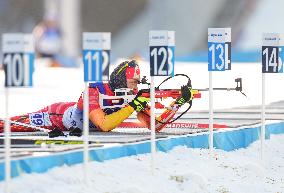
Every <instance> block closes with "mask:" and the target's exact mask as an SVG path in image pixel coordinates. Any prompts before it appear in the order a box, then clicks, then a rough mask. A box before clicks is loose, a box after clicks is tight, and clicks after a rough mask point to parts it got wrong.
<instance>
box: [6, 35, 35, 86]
mask: <svg viewBox="0 0 284 193" xmlns="http://www.w3.org/2000/svg"><path fill="white" fill-rule="evenodd" d="M2 40H3V41H2V44H3V66H4V71H5V86H6V87H22V86H32V85H33V80H32V75H33V71H34V41H33V37H32V35H31V34H21V33H9V34H3V36H2Z"/></svg>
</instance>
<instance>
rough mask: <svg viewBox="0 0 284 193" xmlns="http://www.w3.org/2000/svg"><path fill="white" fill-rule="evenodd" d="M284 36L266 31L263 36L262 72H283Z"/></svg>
mask: <svg viewBox="0 0 284 193" xmlns="http://www.w3.org/2000/svg"><path fill="white" fill-rule="evenodd" d="M283 43H284V36H283V35H282V34H277V33H264V34H263V36H262V73H282V72H283V59H284V44H283Z"/></svg>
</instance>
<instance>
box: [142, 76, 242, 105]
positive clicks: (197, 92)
mask: <svg viewBox="0 0 284 193" xmlns="http://www.w3.org/2000/svg"><path fill="white" fill-rule="evenodd" d="M175 76H184V77H186V78H187V79H188V82H187V84H186V85H187V86H188V87H190V88H192V85H191V80H190V78H189V77H188V76H187V75H185V74H176V75H175ZM171 78H173V77H168V78H167V79H165V80H164V81H163V82H162V83H161V84H160V85H159V86H157V87H156V88H155V98H158V99H164V98H167V97H171V98H173V99H177V98H178V97H180V96H181V90H180V89H160V86H161V85H162V84H163V83H165V82H166V81H168V80H169V79H171ZM147 81H148V80H147V79H146V76H143V78H142V80H141V82H140V83H141V84H147V85H148V86H149V87H150V83H148V82H147ZM235 82H236V83H237V86H236V87H234V88H213V90H226V91H239V92H240V93H241V94H243V95H244V96H246V94H245V93H243V91H242V90H243V87H242V78H236V79H235ZM204 91H209V88H203V89H194V88H192V89H191V92H192V95H193V99H196V98H201V92H204ZM142 96H143V97H147V98H150V88H148V89H142ZM155 106H156V108H164V105H162V104H161V103H159V102H156V104H155Z"/></svg>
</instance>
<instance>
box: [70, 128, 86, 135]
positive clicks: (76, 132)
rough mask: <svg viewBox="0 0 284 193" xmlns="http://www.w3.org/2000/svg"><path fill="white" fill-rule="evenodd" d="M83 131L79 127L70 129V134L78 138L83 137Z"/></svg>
mask: <svg viewBox="0 0 284 193" xmlns="http://www.w3.org/2000/svg"><path fill="white" fill-rule="evenodd" d="M82 134H83V133H82V130H81V129H80V128H78V127H70V132H69V136H77V137H81V136H82Z"/></svg>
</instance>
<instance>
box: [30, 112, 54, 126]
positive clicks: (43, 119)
mask: <svg viewBox="0 0 284 193" xmlns="http://www.w3.org/2000/svg"><path fill="white" fill-rule="evenodd" d="M29 118H30V124H31V125H33V126H52V123H51V121H50V118H49V114H48V113H47V112H40V113H30V114H29Z"/></svg>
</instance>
